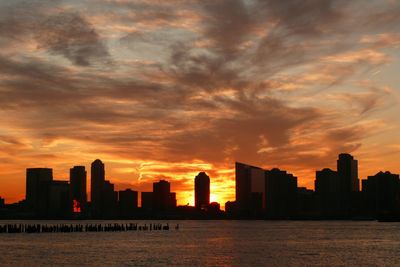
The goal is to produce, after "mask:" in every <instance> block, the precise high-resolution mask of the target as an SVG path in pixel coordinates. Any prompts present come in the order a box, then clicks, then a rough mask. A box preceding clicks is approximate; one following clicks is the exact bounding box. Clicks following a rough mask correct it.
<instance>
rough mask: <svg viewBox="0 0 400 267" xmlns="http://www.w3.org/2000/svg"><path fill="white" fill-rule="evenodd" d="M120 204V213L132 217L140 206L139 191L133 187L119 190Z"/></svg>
mask: <svg viewBox="0 0 400 267" xmlns="http://www.w3.org/2000/svg"><path fill="white" fill-rule="evenodd" d="M118 206H119V212H120V215H121V216H123V217H130V216H132V215H133V214H134V212H135V211H136V210H137V208H138V192H137V191H133V190H131V189H126V190H124V191H119V192H118Z"/></svg>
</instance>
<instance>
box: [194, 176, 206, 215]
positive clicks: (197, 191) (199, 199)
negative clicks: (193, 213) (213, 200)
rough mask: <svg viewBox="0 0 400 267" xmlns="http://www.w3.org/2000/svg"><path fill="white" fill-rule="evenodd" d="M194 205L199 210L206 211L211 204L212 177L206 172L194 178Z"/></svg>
mask: <svg viewBox="0 0 400 267" xmlns="http://www.w3.org/2000/svg"><path fill="white" fill-rule="evenodd" d="M194 203H195V207H196V208H197V209H205V208H207V206H208V205H209V204H210V177H209V176H208V175H207V174H206V173H205V172H200V173H199V174H198V175H197V176H196V177H195V178H194Z"/></svg>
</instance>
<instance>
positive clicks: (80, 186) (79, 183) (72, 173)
mask: <svg viewBox="0 0 400 267" xmlns="http://www.w3.org/2000/svg"><path fill="white" fill-rule="evenodd" d="M69 186H70V194H71V200H72V202H73V211H74V212H83V211H84V210H85V207H86V201H87V197H86V170H85V166H74V167H73V168H71V169H70V170H69Z"/></svg>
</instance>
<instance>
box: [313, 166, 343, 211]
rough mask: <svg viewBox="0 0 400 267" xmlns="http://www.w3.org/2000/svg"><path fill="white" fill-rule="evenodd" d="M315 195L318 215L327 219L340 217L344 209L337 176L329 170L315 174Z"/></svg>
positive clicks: (341, 191)
mask: <svg viewBox="0 0 400 267" xmlns="http://www.w3.org/2000/svg"><path fill="white" fill-rule="evenodd" d="M315 194H316V198H317V205H318V207H317V208H318V211H319V214H320V215H322V216H324V217H327V218H335V217H341V216H343V215H344V211H345V209H346V205H347V204H346V203H345V199H344V198H343V190H342V186H341V181H340V179H339V175H338V173H337V172H336V171H333V170H331V169H327V168H325V169H323V170H321V171H317V172H316V179H315Z"/></svg>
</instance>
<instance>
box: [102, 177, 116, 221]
mask: <svg viewBox="0 0 400 267" xmlns="http://www.w3.org/2000/svg"><path fill="white" fill-rule="evenodd" d="M117 201H118V193H117V192H115V191H114V184H112V183H111V182H110V181H107V180H106V181H104V183H103V191H102V192H101V209H100V210H101V216H102V217H105V218H110V217H115V216H116V215H117Z"/></svg>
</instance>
